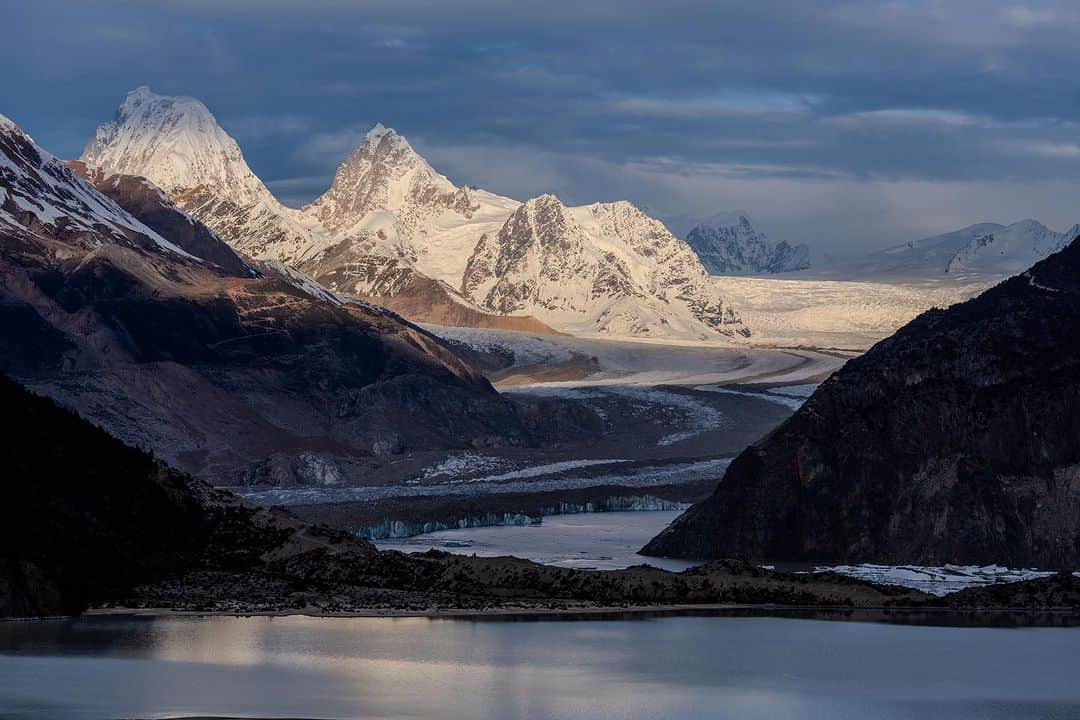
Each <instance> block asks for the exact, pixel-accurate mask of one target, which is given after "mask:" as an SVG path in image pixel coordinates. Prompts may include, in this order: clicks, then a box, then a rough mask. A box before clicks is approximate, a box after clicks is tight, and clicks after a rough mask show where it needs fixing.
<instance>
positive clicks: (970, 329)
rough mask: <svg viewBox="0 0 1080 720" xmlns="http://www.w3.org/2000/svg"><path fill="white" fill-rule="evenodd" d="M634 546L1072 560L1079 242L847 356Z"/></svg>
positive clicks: (770, 553)
mask: <svg viewBox="0 0 1080 720" xmlns="http://www.w3.org/2000/svg"><path fill="white" fill-rule="evenodd" d="M644 552H646V553H647V554H651V555H672V556H681V557H742V558H755V559H770V560H792V561H815V562H828V563H846V562H883V563H919V564H929V565H938V564H942V563H950V562H951V563H973V564H988V563H999V564H1005V565H1009V566H1012V567H1044V568H1062V569H1068V570H1075V569H1076V568H1078V567H1080V243H1077V242H1075V241H1074V242H1073V243H1072V244H1071V245H1069V246H1068V247H1067V248H1066V249H1064V250H1062V251H1061V252H1059V253H1057V254H1055V255H1052V256H1050V257H1049V258H1047V259H1046V260H1044V261H1042V262H1040V263H1038V264H1037V265H1035V266H1034V267H1033V268H1031V269H1030V270H1028V271H1027V272H1025V273H1023V274H1021V275H1018V276H1016V277H1013V278H1011V279H1009V280H1007V281H1005V282H1003V283H1002V284H1000V285H998V286H997V287H995V288H992V289H991V290H988V291H987V292H985V293H983V294H982V295H980V296H979V297H977V298H975V299H973V300H969V301H967V302H965V303H962V304H960V305H955V306H953V307H952V308H950V309H948V310H931V311H929V312H926V313H924V314H923V315H921V316H919V317H918V318H916V319H915V320H913V321H912V322H911V323H909V324H908V325H907V326H905V327H904V328H902V329H901V330H900V331H898V332H897V333H896V334H895V335H893V336H892V337H891V338H889V339H887V340H884V341H882V342H880V343H878V344H877V345H876V346H874V348H873V349H871V350H870V351H869V352H868V353H867V354H866V355H864V356H862V357H860V358H857V359H854V360H851V361H849V362H848V363H847V365H845V366H844V367H843V369H841V370H840V371H839V372H837V373H836V374H835V375H834V376H833V377H832V378H830V379H829V380H828V381H826V382H825V383H824V384H823V385H822V386H821V387H820V388H819V389H818V390H817V392H815V393H814V395H813V396H812V397H811V398H810V399H809V401H808V402H807V403H806V404H805V405H804V406H803V407H802V408H801V409H800V410H799V411H798V412H797V413H795V415H794V416H792V417H791V418H790V419H789V420H788V421H787V422H785V423H784V424H783V425H781V426H780V427H779V428H778V429H777V430H775V431H774V432H772V433H771V434H770V435H768V436H767V437H765V438H764V439H762V440H761V441H760V442H758V443H757V444H755V445H753V446H751V447H750V448H748V449H747V450H746V451H744V452H743V453H742V454H741V455H739V456H738V457H737V458H736V459H735V461H734V462H733V463H732V464H731V466H730V468H729V469H728V471H727V474H726V475H725V477H724V479H723V480H722V481H721V483H720V485H719V487H718V488H717V489H716V492H715V493H714V494H713V495H712V496H711V497H710V498H708V499H707V500H705V501H704V502H702V503H700V504H698V505H695V506H694V507H692V508H691V509H690V510H688V511H687V512H686V513H685V514H684V515H683V516H682V517H680V518H679V520H677V521H676V522H675V523H673V524H672V525H671V527H669V528H668V529H667V530H665V531H664V532H663V533H661V534H660V535H659V536H657V537H656V538H654V539H653V540H652V541H651V542H650V543H649V544H648V545H647V546H646V548H645V550H644Z"/></svg>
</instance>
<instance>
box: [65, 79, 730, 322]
mask: <svg viewBox="0 0 1080 720" xmlns="http://www.w3.org/2000/svg"><path fill="white" fill-rule="evenodd" d="M83 160H84V161H85V162H86V163H87V164H88V165H90V166H92V167H100V168H103V169H104V170H105V171H106V172H109V173H115V172H119V173H126V174H134V175H142V176H144V177H146V178H148V179H150V180H151V181H153V182H154V183H156V184H158V185H159V186H161V187H162V188H163V189H164V190H165V192H167V193H168V194H169V195H170V196H171V197H172V198H173V200H174V201H175V202H176V203H177V204H178V205H180V206H181V207H182V208H184V209H185V210H187V211H188V212H190V213H191V214H192V215H194V216H195V217H196V218H198V219H200V220H202V221H203V222H205V223H206V224H208V225H209V226H211V227H212V228H213V229H214V230H215V231H216V232H217V233H218V234H219V235H220V236H221V237H222V238H223V239H225V240H226V241H227V242H229V243H230V244H231V245H232V246H233V247H235V248H237V249H238V250H241V251H242V252H244V253H246V254H248V255H250V256H252V257H254V258H256V259H262V260H277V261H282V262H286V263H289V264H290V265H292V266H294V267H296V268H298V269H300V270H302V271H304V272H306V273H308V274H309V275H311V276H312V277H314V278H315V279H316V280H318V281H319V282H321V283H323V284H324V285H326V286H327V287H328V288H329V289H331V290H332V291H334V292H338V293H341V294H344V295H349V296H352V297H357V298H362V299H368V300H373V301H376V302H379V303H381V304H385V305H386V306H388V307H391V308H392V309H396V310H398V311H399V312H402V313H405V314H406V315H407V316H408V317H412V318H414V319H417V320H424V321H429V322H453V323H460V324H469V325H480V326H484V327H511V328H517V329H531V330H536V329H540V330H543V329H545V326H544V325H542V324H541V323H540V322H538V321H537V319H535V318H539V319H540V320H541V321H543V322H545V323H553V324H554V325H553V326H554V327H556V329H559V330H564V331H570V332H582V333H606V334H614V335H631V336H641V335H644V336H649V337H673V336H678V337H687V338H699V337H719V336H744V335H747V334H748V331H747V330H746V328H745V327H743V325H742V324H741V322H740V321H739V320H738V318H737V316H736V315H735V313H734V311H733V310H732V309H731V308H730V306H728V304H727V303H725V302H723V301H722V299H721V298H720V297H719V296H718V294H717V292H716V290H715V287H716V285H715V283H710V282H708V281H707V272H706V271H705V269H704V268H703V267H702V266H701V264H700V262H698V260H697V258H696V256H695V255H694V253H693V251H692V250H691V249H690V247H689V246H688V245H686V243H684V242H682V241H681V240H678V239H676V238H675V237H674V236H672V234H671V233H670V232H668V231H667V229H666V228H665V227H664V226H663V225H662V224H661V223H659V222H658V221H656V220H653V219H652V218H650V217H648V216H647V215H645V214H644V213H642V212H641V211H639V210H637V209H636V208H634V207H633V206H631V205H629V204H628V203H613V204H609V205H602V204H600V205H592V206H587V207H583V208H572V209H568V208H565V207H564V206H563V205H562V204H561V203H559V202H558V201H557V200H555V199H554V198H550V199H549V198H546V197H545V198H537V199H535V200H533V201H530V203H529V204H528V205H529V209H528V210H527V211H525V212H524V217H525V218H533V217H534V216H535V215H536V214H537V206H538V205H540V206H543V208H541V209H540V215H541V216H543V217H542V219H541V222H540V223H539V225H537V224H536V223H533V224H532V225H529V222H532V221H531V220H529V222H525V221H523V220H522V217H521V213H522V207H524V206H522V205H521V203H519V202H518V201H516V200H513V199H510V198H506V197H501V196H499V195H496V194H494V193H490V192H487V191H484V190H479V189H473V188H468V187H464V186H456V185H454V183H452V182H451V181H450V180H449V179H448V178H446V177H445V176H444V175H442V174H440V173H439V172H437V171H436V170H435V169H434V168H433V167H432V166H431V165H430V164H429V163H428V162H427V161H426V160H425V159H424V158H423V157H422V156H420V155H419V153H417V152H416V151H415V150H414V149H413V147H412V146H411V145H410V143H409V142H408V140H406V139H405V138H404V137H403V136H401V135H400V134H398V133H397V132H395V131H394V130H393V129H391V128H387V127H384V126H382V125H376V126H375V127H374V128H373V129H372V130H371V131H370V132H368V133H367V135H366V136H365V137H364V138H363V140H362V141H361V143H360V144H359V146H358V147H357V148H356V149H355V150H353V151H352V152H351V153H350V154H349V156H348V157H347V158H346V159H345V160H344V162H342V163H341V165H340V166H339V167H338V169H337V172H336V173H335V176H334V180H333V183H332V185H331V186H330V189H329V190H327V192H326V193H325V194H323V195H322V196H321V197H319V198H318V199H316V200H315V201H314V202H312V203H311V204H310V205H308V206H307V207H305V208H304V209H303V210H299V211H297V210H290V209H287V208H285V207H284V206H282V205H281V204H280V203H278V201H277V200H276V199H275V198H274V197H273V196H272V195H271V194H270V191H269V190H268V189H267V188H266V186H265V185H264V184H263V183H262V182H261V181H260V180H259V179H258V178H257V177H256V176H255V175H254V173H253V172H252V171H251V169H250V168H249V167H248V165H247V163H246V162H245V160H244V158H243V154H242V153H241V151H240V148H239V146H238V145H237V143H236V142H235V140H233V139H232V138H231V137H230V136H229V135H228V134H227V133H226V132H225V131H224V130H223V129H222V128H221V127H220V126H219V125H218V124H217V122H216V120H215V119H214V117H213V116H212V115H211V114H210V112H209V110H207V108H206V107H205V106H204V105H203V104H202V103H200V102H199V101H197V100H194V99H192V98H172V97H164V96H161V95H156V94H154V93H152V92H151V91H150V90H149V89H147V88H145V87H143V88H139V89H137V90H134V91H132V92H131V93H129V94H128V96H127V97H126V98H125V100H124V101H123V103H122V104H121V105H120V108H119V110H118V111H117V116H116V119H115V120H114V121H112V122H109V123H106V124H104V125H102V126H101V127H100V128H98V131H97V133H96V134H95V136H94V138H93V139H92V140H91V141H90V142H89V143H88V145H87V147H86V150H85V151H84V153H83ZM552 201H553V203H552ZM552 207H554V208H555V209H554V210H552V212H551V213H550V214H554V215H559V216H564V217H566V218H567V219H568V222H567V223H566V224H559V223H558V222H557V221H554V220H553V221H552V222H553V223H554V224H550V226H545V227H540V226H543V225H545V223H546V222H547V220H548V217H547V215H546V214H545V213H547V212H548V210H550V209H551V208H552ZM523 222H525V224H523ZM526 226H528V227H531V228H534V229H535V232H532V233H531V234H530V233H527V232H526V231H525V230H524V229H523V228H525V227H526ZM563 245H567V246H571V245H572V246H574V247H575V250H574V252H575V253H576V254H575V255H573V256H568V255H562V254H561V253H560V251H559V250H558V248H559V247H560V246H563ZM526 246H531V247H533V253H534V255H536V257H535V258H533V260H534V261H535V262H519V263H516V264H513V263H510V264H508V263H507V262H506V258H507V257H508V256H513V255H514V254H515V253H516V252H518V249H515V248H524V247H526ZM485 263H489V264H490V266H491V268H498V270H497V271H496V272H497V274H496V275H491V274H490V273H488V274H485V270H484V267H485ZM536 263H539V264H540V265H541V266H543V267H544V268H545V269H544V270H543V272H540V273H539V274H537V272H538V271H537V270H536V268H537V267H538V266H537V265H536ZM504 274H505V277H504ZM526 286H528V287H530V288H532V290H531V291H529V292H526V291H525V287H526ZM514 295H520V297H518V298H517V300H516V301H511V297H512V296H514ZM506 316H509V317H506ZM533 316H535V318H534V317H533Z"/></svg>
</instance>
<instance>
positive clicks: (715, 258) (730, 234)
mask: <svg viewBox="0 0 1080 720" xmlns="http://www.w3.org/2000/svg"><path fill="white" fill-rule="evenodd" d="M686 242H687V243H688V244H689V245H690V247H692V248H693V249H694V252H696V253H697V255H698V257H699V258H701V263H702V264H703V265H704V266H705V269H706V270H708V271H709V273H710V274H712V275H746V274H763V273H783V272H793V271H795V270H805V269H807V268H809V267H810V248H808V247H807V246H806V245H795V246H792V245H789V244H788V243H787V242H785V241H780V242H778V243H773V242H770V241H769V239H768V238H767V237H766V236H765V234H764V233H762V232H758V230H756V229H755V228H754V225H753V223H752V222H751V221H750V217H749V216H748V215H747V214H746V213H744V212H741V211H739V212H734V213H729V214H723V215H716V216H714V217H712V218H710V219H708V220H706V221H704V222H701V223H698V224H697V225H695V226H694V227H693V228H691V230H690V232H688V233H687V234H686Z"/></svg>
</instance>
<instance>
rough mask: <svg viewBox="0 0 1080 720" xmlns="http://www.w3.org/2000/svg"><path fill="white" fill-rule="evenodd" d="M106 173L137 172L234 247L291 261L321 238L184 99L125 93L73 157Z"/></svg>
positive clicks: (209, 118) (202, 111)
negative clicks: (112, 116) (113, 113)
mask: <svg viewBox="0 0 1080 720" xmlns="http://www.w3.org/2000/svg"><path fill="white" fill-rule="evenodd" d="M80 159H81V160H82V161H83V162H85V163H86V164H87V165H89V166H91V167H95V168H100V169H101V170H102V171H104V172H105V173H107V174H114V173H115V174H124V175H141V176H143V177H145V178H147V179H148V180H150V181H151V182H153V183H154V184H155V185H157V186H158V187H160V188H161V189H162V190H164V191H165V192H166V193H168V195H169V196H170V197H171V198H172V199H173V200H174V201H175V202H176V203H177V204H178V205H180V206H181V207H182V208H184V209H185V210H187V211H188V212H190V213H191V214H192V215H194V216H195V217H197V218H199V219H200V220H202V221H203V222H205V223H206V224H207V225H208V226H209V227H210V228H211V229H213V230H214V231H215V232H216V233H217V234H218V235H220V236H221V237H222V238H223V239H224V240H225V241H226V242H228V243H229V244H230V245H232V246H233V247H234V248H236V249H237V250H240V251H241V252H244V253H246V254H248V255H250V256H252V257H254V258H257V259H262V260H285V261H293V260H295V259H297V258H299V257H302V256H304V255H305V254H306V253H308V252H311V251H312V249H313V248H314V247H316V246H318V245H319V244H320V240H321V238H319V237H318V236H317V235H316V234H314V233H312V232H311V231H310V230H309V229H307V228H305V227H304V226H303V225H302V224H301V223H300V222H299V221H298V220H296V219H294V218H293V217H292V214H291V211H290V210H289V209H288V208H286V207H284V206H283V205H282V204H281V203H279V202H278V201H277V199H276V198H274V196H273V195H272V194H271V193H270V190H268V189H267V187H266V186H265V185H264V184H263V182H262V181H261V180H260V179H259V178H258V177H257V176H256V175H255V173H253V172H252V171H251V168H249V167H248V164H247V162H246V161H245V160H244V155H243V153H242V152H241V151H240V147H239V145H237V144H236V141H235V140H233V138H232V137H230V136H229V134H228V133H226V132H225V131H224V130H223V129H222V128H221V126H220V125H218V123H217V120H216V119H215V118H214V116H213V115H212V114H211V113H210V111H209V110H208V109H207V107H206V106H205V105H203V104H202V103H201V102H199V101H198V100H196V99H194V98H190V97H168V96H164V95H158V94H156V93H154V92H151V90H150V89H149V88H147V87H145V86H144V87H140V88H137V89H135V90H132V91H131V92H129V93H128V94H127V97H125V98H124V101H123V102H122V103H121V104H120V107H119V108H118V109H117V111H116V117H115V119H113V120H112V121H110V122H107V123H105V124H103V125H101V126H100V127H99V128H98V129H97V131H96V132H95V133H94V137H93V138H92V139H91V140H90V142H89V143H87V145H86V148H85V149H84V150H83V153H82V156H81V158H80Z"/></svg>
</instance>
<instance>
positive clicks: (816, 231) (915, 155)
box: [0, 0, 1080, 249]
mask: <svg viewBox="0 0 1080 720" xmlns="http://www.w3.org/2000/svg"><path fill="white" fill-rule="evenodd" d="M9 21H11V15H10V13H9ZM14 23H15V26H16V27H17V32H15V33H13V34H11V35H10V36H9V38H8V40H9V44H8V47H7V48H6V50H7V55H8V56H9V57H10V58H17V60H16V66H17V69H18V70H17V72H8V73H6V74H5V80H4V83H5V93H4V104H3V107H2V108H0V111H3V112H4V113H6V114H9V115H10V116H12V118H13V119H15V120H16V121H17V122H19V123H21V124H22V125H23V126H24V127H25V128H26V129H27V130H29V131H30V132H31V133H32V134H34V135H35V136H36V137H37V138H38V140H39V141H40V142H42V143H43V144H44V145H46V146H47V147H50V148H51V149H53V150H54V151H55V152H58V153H61V154H65V155H74V154H76V153H77V152H78V151H79V150H80V149H81V146H82V144H83V143H84V142H85V140H86V138H87V137H88V136H89V134H90V133H91V132H92V130H93V127H94V126H95V125H96V124H98V123H99V122H101V121H102V120H104V119H107V118H108V117H110V116H111V115H112V113H113V111H114V109H115V106H116V104H117V103H118V102H119V100H120V99H121V98H122V97H123V94H124V92H126V91H127V90H128V89H130V88H132V87H134V86H136V85H139V84H144V83H145V84H149V85H150V86H151V87H153V88H154V89H155V90H157V91H159V92H165V93H173V94H189V95H194V96H197V97H199V98H200V99H202V100H203V101H204V102H206V103H207V105H209V106H210V108H211V109H212V110H213V111H214V112H215V114H216V115H217V116H218V118H219V120H220V121H221V122H222V124H223V125H224V126H225V127H226V129H228V130H229V131H230V132H231V133H232V134H234V135H235V136H236V137H237V139H238V140H239V141H240V143H241V145H242V146H243V148H244V150H245V153H246V154H247V156H248V159H249V162H250V163H251V165H252V166H253V167H254V169H255V170H256V172H258V173H259V174H260V175H262V176H263V177H265V178H266V179H267V180H268V181H270V182H271V186H272V187H273V188H274V189H275V192H278V193H279V194H280V195H281V196H282V197H283V198H284V199H286V200H287V201H291V202H294V203H299V202H303V201H304V200H306V199H309V198H310V197H311V196H313V195H314V194H315V193H317V192H319V191H321V190H322V189H323V188H325V186H326V185H327V184H328V182H329V179H330V175H331V174H332V172H333V168H334V166H335V165H336V164H337V163H338V162H339V161H340V160H341V159H342V157H343V156H344V154H345V153H346V152H347V151H348V149H350V148H351V147H352V146H353V145H354V144H355V142H356V141H357V140H358V138H359V137H360V136H361V135H362V133H363V131H364V129H366V127H368V126H369V125H370V124H372V123H374V122H376V121H381V122H384V123H386V124H388V125H393V126H395V127H397V128H398V129H399V130H400V131H402V132H403V133H405V134H406V135H407V136H409V137H410V139H412V140H413V141H414V144H415V145H417V147H418V148H420V149H422V150H423V151H424V152H425V153H426V154H427V155H428V157H429V159H430V160H431V161H432V162H433V163H434V164H435V165H436V166H437V167H439V168H440V169H442V170H443V171H444V172H446V173H447V174H448V175H450V177H451V178H452V179H454V180H455V181H457V182H468V183H476V184H480V185H484V186H487V187H490V188H491V189H493V190H496V191H499V192H504V193H507V194H514V195H519V196H520V195H532V194H537V193H540V192H546V191H553V192H556V193H558V194H559V195H561V196H562V197H564V199H566V200H568V201H570V202H584V201H587V200H592V199H611V198H612V197H618V196H625V197H629V198H630V199H632V200H634V201H635V202H638V203H639V204H642V205H645V206H648V207H649V208H650V209H652V210H653V211H654V212H656V213H657V214H659V215H660V216H661V217H665V218H668V219H671V220H676V219H678V218H682V217H692V216H694V215H704V214H711V213H712V212H714V211H715V210H719V209H724V208H730V207H735V206H749V208H748V209H750V210H751V211H752V212H755V214H757V215H758V216H759V219H764V220H765V221H766V223H765V224H766V225H768V224H769V223H770V222H771V223H772V225H773V227H774V228H778V229H779V230H780V232H778V233H777V234H783V235H785V236H793V235H795V234H798V235H802V236H804V237H809V238H811V239H813V240H818V241H820V242H822V243H825V244H830V245H832V246H841V245H844V244H859V245H872V244H881V243H882V242H884V241H885V240H890V241H892V240H902V239H906V238H904V237H900V236H901V235H903V234H904V233H908V232H920V231H922V230H923V229H926V230H927V231H929V230H934V229H941V230H944V229H947V228H948V227H949V224H950V223H954V222H959V223H960V224H963V223H965V222H973V221H976V220H983V219H994V220H1010V219H1017V218H1018V217H1019V216H1022V215H1038V216H1040V217H1041V219H1043V220H1044V221H1047V222H1051V223H1057V224H1068V223H1070V222H1072V221H1074V220H1075V219H1076V216H1077V215H1080V213H1076V214H1073V203H1072V201H1071V195H1072V185H1073V184H1074V183H1076V182H1078V181H1080V132H1078V130H1080V81H1078V80H1077V78H1080V50H1078V49H1077V48H1080V43H1078V40H1080V9H1077V8H1076V7H1074V5H1073V4H1071V3H1064V2H1061V3H1056V2H1038V3H1027V4H1017V3H1004V2H990V1H989V0H982V1H979V2H975V1H965V0H956V1H953V2H950V3H940V2H905V1H903V0H891V1H887V2H867V1H859V2H813V3H811V2H775V1H774V2H761V1H758V2H755V3H744V2H737V3H736V2H730V3H725V2H718V3H703V2H664V3H658V2H640V1H637V0H628V1H623V2H614V1H612V2H603V3H601V2H587V1H585V0H577V1H576V2H562V1H558V0H556V1H549V2H543V3H507V2H504V1H500V2H487V1H484V0H466V1H465V2H445V1H444V2H410V1H409V0H398V1H395V2H378V1H375V2H344V1H340V2H335V1H332V0H321V1H320V0H315V1H313V2H307V3H296V2H291V1H290V2H284V1H279V0H258V1H256V0H248V1H242V0H232V1H229V0H217V1H215V2H211V1H210V0H188V1H186V2H184V1H177V2H172V3H169V4H168V5H167V7H158V6H157V4H151V3H146V2H141V1H134V0H132V1H130V2H120V1H118V0H113V1H97V2H85V1H81V2H74V1H71V2H59V1H58V0H35V2H33V3H25V4H24V5H23V7H21V8H19V9H16V10H15V11H14ZM1010 185H1015V186H1016V187H1015V188H1013V189H1011V190H1007V189H1006V188H1008V187H1009V186H1010ZM934 188H939V190H938V191H937V192H935V191H933V189H934ZM942 189H943V190H942ZM980 197H982V198H985V200H984V201H982V202H980V200H979V198H980ZM916 212H917V213H918V218H917V219H915V220H912V219H910V217H909V216H910V215H912V214H913V213H916ZM964 213H971V214H972V216H971V217H964ZM1012 215H1015V216H1016V217H1013V216H1012ZM875 218H876V220H875ZM905 218H908V219H907V220H905ZM868 223H869V226H868ZM676 224H677V223H676ZM875 225H876V226H875ZM938 225H941V227H940V228H938V227H937V226H938ZM894 236H895V237H894ZM792 239H798V238H796V237H792ZM841 249H842V248H841Z"/></svg>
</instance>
